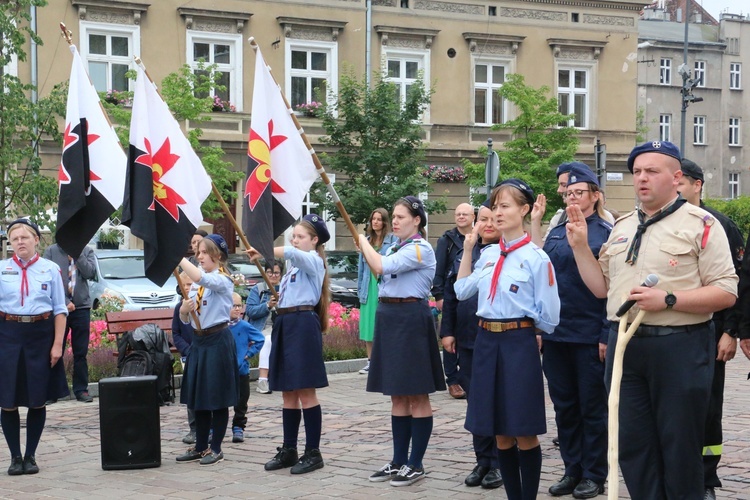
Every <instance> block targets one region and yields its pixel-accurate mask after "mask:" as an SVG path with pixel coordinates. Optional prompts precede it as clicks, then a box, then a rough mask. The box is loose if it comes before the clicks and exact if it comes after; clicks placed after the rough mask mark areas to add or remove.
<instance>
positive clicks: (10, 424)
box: [0, 409, 21, 457]
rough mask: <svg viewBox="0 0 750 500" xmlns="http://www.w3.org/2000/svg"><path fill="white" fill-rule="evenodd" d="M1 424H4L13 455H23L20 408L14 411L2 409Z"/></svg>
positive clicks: (11, 454) (6, 439)
mask: <svg viewBox="0 0 750 500" xmlns="http://www.w3.org/2000/svg"><path fill="white" fill-rule="evenodd" d="M0 424H2V428H3V434H4V435H5V442H6V443H8V449H9V450H10V456H11V457H20V456H21V417H20V415H19V414H18V409H15V410H12V411H5V410H2V411H0Z"/></svg>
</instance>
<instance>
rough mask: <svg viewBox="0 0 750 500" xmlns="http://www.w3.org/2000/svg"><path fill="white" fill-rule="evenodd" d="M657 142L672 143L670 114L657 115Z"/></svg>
mask: <svg viewBox="0 0 750 500" xmlns="http://www.w3.org/2000/svg"><path fill="white" fill-rule="evenodd" d="M659 140H660V141H662V142H672V113H661V114H660V115H659Z"/></svg>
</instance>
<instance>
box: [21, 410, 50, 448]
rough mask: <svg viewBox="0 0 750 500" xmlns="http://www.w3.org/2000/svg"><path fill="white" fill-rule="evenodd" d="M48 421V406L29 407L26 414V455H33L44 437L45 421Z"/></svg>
mask: <svg viewBox="0 0 750 500" xmlns="http://www.w3.org/2000/svg"><path fill="white" fill-rule="evenodd" d="M46 421H47V408H46V407H44V406H43V407H41V408H29V412H28V413H27V414H26V454H25V455H26V456H27V457H33V456H34V455H35V454H36V447H37V446H38V445H39V440H40V439H41V438H42V432H43V431H44V423H45V422H46Z"/></svg>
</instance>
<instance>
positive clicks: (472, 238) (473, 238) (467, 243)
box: [464, 222, 486, 255]
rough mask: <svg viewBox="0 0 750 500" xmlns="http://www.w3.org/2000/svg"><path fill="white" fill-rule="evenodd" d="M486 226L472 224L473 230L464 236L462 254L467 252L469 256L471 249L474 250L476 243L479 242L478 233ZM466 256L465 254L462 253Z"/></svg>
mask: <svg viewBox="0 0 750 500" xmlns="http://www.w3.org/2000/svg"><path fill="white" fill-rule="evenodd" d="M485 225H486V224H485V223H484V222H477V223H476V224H474V228H473V229H472V230H471V232H470V233H469V234H467V235H466V236H464V252H466V251H468V252H469V255H471V249H472V248H474V245H476V243H477V241H478V240H479V233H480V232H481V231H482V230H483V229H484V226H485ZM464 255H466V253H464Z"/></svg>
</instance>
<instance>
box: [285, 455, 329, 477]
mask: <svg viewBox="0 0 750 500" xmlns="http://www.w3.org/2000/svg"><path fill="white" fill-rule="evenodd" d="M323 465H325V464H324V463H323V457H322V456H320V450H309V451H308V450H305V454H304V455H302V456H301V457H300V458H299V462H297V463H296V464H294V467H292V470H291V471H290V472H291V473H292V474H305V473H307V472H312V471H314V470H318V469H322V468H323Z"/></svg>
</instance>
